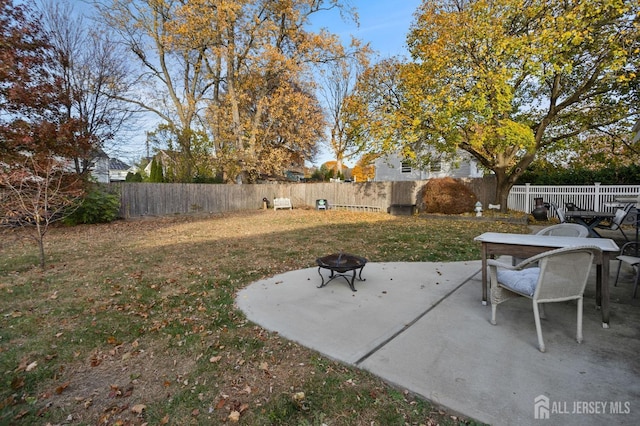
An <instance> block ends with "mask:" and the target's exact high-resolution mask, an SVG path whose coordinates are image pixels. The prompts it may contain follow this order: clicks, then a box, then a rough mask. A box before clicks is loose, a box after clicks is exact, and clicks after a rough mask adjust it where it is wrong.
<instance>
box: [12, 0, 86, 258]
mask: <svg viewBox="0 0 640 426" xmlns="http://www.w3.org/2000/svg"><path fill="white" fill-rule="evenodd" d="M53 70H54V67H53V66H52V63H51V46H50V45H49V44H48V41H47V39H46V36H45V33H44V32H43V30H42V27H41V26H40V23H39V22H38V20H37V19H36V18H34V16H33V14H32V12H31V10H29V9H28V8H27V7H26V6H25V5H22V4H21V5H14V4H13V2H12V1H11V0H0V142H1V143H0V154H1V156H0V193H2V196H1V198H0V223H2V224H3V225H7V226H16V225H19V226H24V227H28V228H29V229H31V230H34V232H33V234H32V235H33V237H34V239H35V240H36V241H37V243H38V246H39V249H40V264H41V266H43V267H44V237H45V235H46V233H47V230H48V229H49V225H50V224H51V223H52V222H54V221H56V220H59V219H61V218H62V217H64V215H65V214H66V212H68V210H67V209H68V208H69V207H71V206H72V205H73V204H74V203H75V201H76V200H77V198H78V197H79V196H80V195H82V193H83V187H82V181H81V179H79V177H78V175H75V174H74V175H73V176H69V173H67V167H66V166H67V159H69V158H74V156H75V155H76V153H77V152H78V150H84V149H86V144H84V143H82V139H80V140H78V139H77V138H75V136H74V135H76V134H77V132H78V131H79V129H80V128H81V127H82V123H80V122H79V121H78V120H77V119H69V118H68V117H67V116H66V115H65V114H64V113H62V112H61V111H62V110H63V108H62V105H63V101H64V93H63V91H61V89H60V87H61V85H60V81H61V79H60V78H59V76H58V75H56V74H55V73H54V72H53ZM79 143H80V144H79Z"/></svg>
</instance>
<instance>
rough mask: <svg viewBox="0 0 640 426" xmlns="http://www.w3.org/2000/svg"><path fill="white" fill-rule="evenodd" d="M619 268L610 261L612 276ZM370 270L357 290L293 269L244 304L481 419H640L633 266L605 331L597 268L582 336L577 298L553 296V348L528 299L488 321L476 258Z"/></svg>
mask: <svg viewBox="0 0 640 426" xmlns="http://www.w3.org/2000/svg"><path fill="white" fill-rule="evenodd" d="M504 260H505V261H506V262H509V259H508V258H505V259H504ZM616 269H617V262H612V264H611V271H612V275H613V276H612V277H611V283H612V284H613V281H614V278H615V272H616ZM324 272H325V273H326V271H324ZM362 275H363V278H365V279H366V281H364V282H359V281H357V280H356V282H355V287H356V289H357V290H358V291H357V292H352V291H351V290H350V289H349V286H348V285H347V283H346V281H345V280H344V279H342V278H338V279H336V280H334V281H332V282H331V283H329V284H328V285H327V286H326V287H324V288H317V286H318V285H319V284H320V282H321V279H320V277H319V275H318V269H317V268H308V269H303V270H297V271H291V272H288V273H285V274H281V275H278V276H275V277H272V278H269V279H265V280H262V281H258V282H256V283H254V284H252V285H250V286H249V287H247V288H245V289H243V290H242V291H240V292H239V293H238V296H237V304H238V306H239V307H240V308H241V309H242V310H243V311H244V312H245V314H246V315H247V317H248V318H249V319H250V320H251V321H254V322H255V323H257V324H259V325H261V326H263V327H264V328H266V329H269V330H272V331H277V332H279V333H280V334H281V335H282V336H283V337H286V338H288V339H291V340H293V341H296V342H299V343H300V344H302V345H304V346H307V347H309V348H312V349H314V350H316V351H318V352H320V353H322V354H323V355H325V356H327V357H329V358H332V359H335V360H338V361H341V362H344V363H346V364H350V365H353V366H356V367H358V368H361V369H364V370H368V371H370V372H372V373H373V374H375V375H377V376H379V377H381V378H383V379H384V380H386V381H388V382H389V383H392V384H394V385H396V386H397V387H399V388H401V389H406V390H409V391H411V392H414V393H416V394H418V395H420V396H422V397H424V398H426V399H428V400H430V401H432V402H433V403H435V404H438V405H441V406H442V407H444V408H445V409H447V410H450V411H453V412H457V413H460V414H462V415H464V416H468V417H471V418H474V419H476V420H478V421H481V422H484V423H490V424H494V425H515V424H518V425H526V424H538V423H541V422H542V420H540V419H541V418H544V417H545V416H547V415H548V418H549V420H550V421H551V423H549V424H566V425H602V424H620V425H627V424H628V425H635V424H637V419H638V416H639V415H640V298H639V299H633V300H632V299H631V292H632V286H631V278H632V277H631V273H630V271H629V270H624V271H623V275H622V276H621V284H620V285H619V286H618V287H613V286H612V287H611V322H610V325H611V328H609V329H603V328H602V326H601V315H600V311H599V310H596V309H595V300H594V295H595V268H592V271H591V278H590V280H589V283H588V285H587V291H586V293H585V311H584V316H583V322H584V324H583V326H584V342H583V343H582V344H578V343H576V341H575V332H576V323H575V321H576V319H575V312H576V310H575V309H576V308H575V303H570V302H567V303H555V304H551V305H549V306H548V307H547V309H546V312H547V320H543V324H542V328H543V335H544V338H545V343H546V346H547V352H546V353H541V352H539V351H538V348H537V338H536V331H535V324H534V321H533V313H532V309H531V304H530V301H529V300H528V299H524V298H522V299H516V300H512V301H509V302H507V303H504V304H502V305H501V306H500V308H499V309H498V317H497V321H498V324H497V325H496V326H493V325H491V324H490V323H489V318H490V312H491V308H490V306H483V305H482V304H481V302H480V300H481V281H480V279H481V275H480V261H479V260H478V261H470V262H452V263H427V262H413V263H404V262H400V263H368V264H367V265H366V267H365V268H364V270H363V274H362Z"/></svg>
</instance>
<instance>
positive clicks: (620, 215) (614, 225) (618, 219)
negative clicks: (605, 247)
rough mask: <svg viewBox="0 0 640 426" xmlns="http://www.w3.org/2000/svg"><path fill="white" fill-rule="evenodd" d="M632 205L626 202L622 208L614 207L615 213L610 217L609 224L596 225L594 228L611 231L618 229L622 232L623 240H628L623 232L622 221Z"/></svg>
mask: <svg viewBox="0 0 640 426" xmlns="http://www.w3.org/2000/svg"><path fill="white" fill-rule="evenodd" d="M632 207H633V204H628V205H626V206H625V207H624V209H616V215H615V216H614V217H613V218H612V219H611V223H610V224H609V225H598V226H596V228H600V229H610V230H612V231H615V230H619V231H620V232H621V233H622V236H623V237H624V239H625V241H629V238H628V237H627V234H625V233H624V230H623V229H622V223H623V222H624V220H625V219H626V218H627V215H628V214H629V211H630V210H631V208H632Z"/></svg>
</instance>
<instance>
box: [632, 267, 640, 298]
mask: <svg viewBox="0 0 640 426" xmlns="http://www.w3.org/2000/svg"><path fill="white" fill-rule="evenodd" d="M636 268H637V269H638V273H637V274H636V283H635V284H634V285H633V298H634V299H635V298H636V293H637V292H638V284H640V265H636Z"/></svg>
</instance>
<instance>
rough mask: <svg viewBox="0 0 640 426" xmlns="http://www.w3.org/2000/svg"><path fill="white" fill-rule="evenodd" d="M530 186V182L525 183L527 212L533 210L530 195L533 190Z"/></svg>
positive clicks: (525, 207)
mask: <svg viewBox="0 0 640 426" xmlns="http://www.w3.org/2000/svg"><path fill="white" fill-rule="evenodd" d="M530 186H531V184H530V183H525V184H524V188H525V190H524V211H525V212H527V213H529V212H530V211H531V199H530V197H529V194H530V191H531V189H530Z"/></svg>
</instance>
